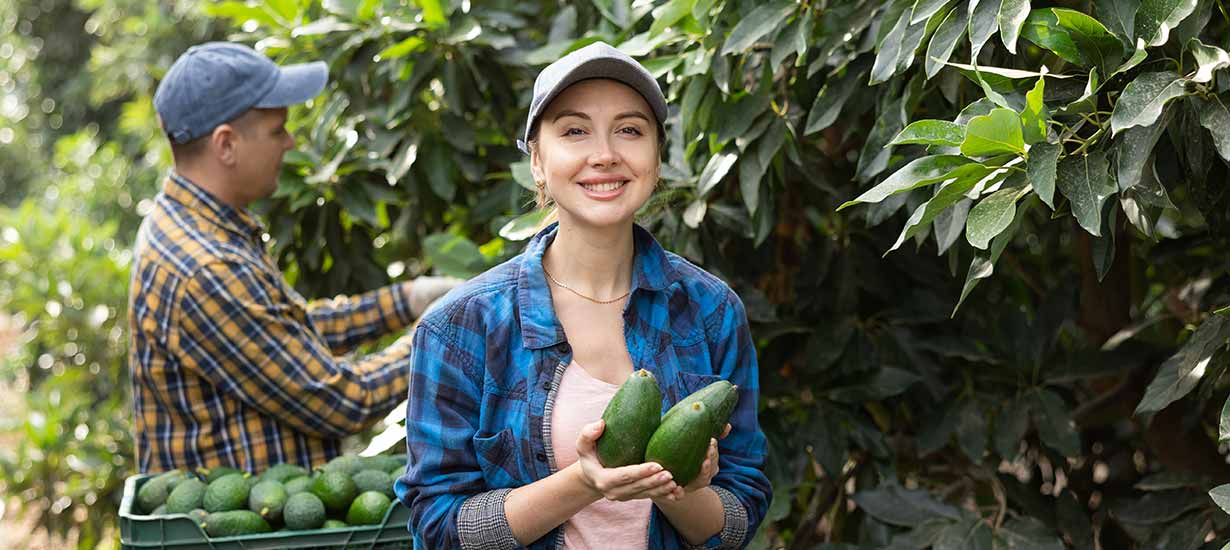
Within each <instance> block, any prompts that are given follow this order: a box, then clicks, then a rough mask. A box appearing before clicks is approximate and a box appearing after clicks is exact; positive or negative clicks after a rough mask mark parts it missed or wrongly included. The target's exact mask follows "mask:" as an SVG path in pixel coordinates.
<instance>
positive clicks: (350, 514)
mask: <svg viewBox="0 0 1230 550" xmlns="http://www.w3.org/2000/svg"><path fill="white" fill-rule="evenodd" d="M392 504H393V501H392V499H390V498H389V497H387V496H385V494H384V493H381V492H377V491H368V492H366V493H363V494H361V495H359V496H358V497H356V498H355V499H354V502H352V503H351V504H350V510H349V511H347V512H346V523H349V524H350V525H380V524H381V523H384V514H385V513H386V512H388V511H389V506H392Z"/></svg>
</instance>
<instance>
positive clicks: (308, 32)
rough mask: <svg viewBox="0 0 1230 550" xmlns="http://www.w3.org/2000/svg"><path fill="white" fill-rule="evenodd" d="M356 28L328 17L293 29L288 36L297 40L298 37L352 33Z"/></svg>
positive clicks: (330, 16)
mask: <svg viewBox="0 0 1230 550" xmlns="http://www.w3.org/2000/svg"><path fill="white" fill-rule="evenodd" d="M356 28H357V27H355V26H354V25H351V24H350V23H345V22H343V21H342V20H340V19H338V18H336V17H334V16H332V15H329V16H326V17H322V18H320V19H317V20H315V21H312V22H311V23H308V24H306V25H303V26H301V27H295V29H294V30H292V31H291V32H290V36H291V37H292V38H298V37H300V36H319V35H322V34H329V33H334V32H345V31H353V30H355V29H356Z"/></svg>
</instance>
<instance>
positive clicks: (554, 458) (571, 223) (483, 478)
mask: <svg viewBox="0 0 1230 550" xmlns="http://www.w3.org/2000/svg"><path fill="white" fill-rule="evenodd" d="M666 112H667V110H666V100H665V98H664V97H663V95H662V91H661V89H660V88H659V87H658V84H657V82H656V81H655V80H654V79H653V77H652V76H650V74H649V72H648V71H646V70H645V69H644V68H643V67H642V66H641V65H640V64H639V63H637V62H636V61H635V60H633V59H632V58H631V57H628V56H627V55H625V54H623V53H621V52H619V51H618V50H616V49H614V48H612V47H610V46H608V45H606V44H604V43H596V44H593V45H590V46H587V47H585V48H582V49H580V50H577V51H575V52H573V53H571V54H569V55H567V56H565V57H564V58H562V59H560V60H558V61H556V62H555V63H552V64H551V65H550V66H548V67H547V68H546V69H544V70H543V71H542V73H541V74H540V75H539V76H538V79H537V80H536V81H535V84H534V100H533V102H532V103H531V107H530V112H529V116H528V117H527V124H526V135H525V140H524V141H523V142H522V143H521V146H522V150H523V151H525V152H526V153H528V154H529V155H530V165H531V171H532V173H533V176H534V179H535V182H536V183H537V186H538V190H539V197H538V198H539V204H540V206H544V207H546V206H548V205H549V204H551V203H554V205H555V207H556V208H557V209H558V218H559V219H558V222H557V223H553V224H551V225H550V226H548V227H546V228H545V229H543V230H542V231H540V232H539V233H538V235H536V236H535V237H534V239H533V240H532V241H531V242H530V244H529V246H528V247H527V248H526V250H525V251H524V252H523V253H521V254H520V255H518V256H516V257H514V258H513V259H512V260H510V261H509V262H506V263H505V264H503V265H500V266H498V267H496V268H494V269H492V270H490V271H488V272H487V273H484V274H483V275H481V276H479V277H476V278H475V279H473V280H471V281H469V282H468V283H466V284H465V285H463V286H461V287H459V288H458V289H457V290H455V291H454V292H453V293H452V294H450V295H449V296H448V297H446V298H445V299H444V302H443V303H441V305H440V306H439V307H438V308H437V309H435V310H434V311H433V312H432V313H429V314H428V315H427V316H426V317H424V319H423V321H422V322H421V324H420V325H419V329H418V331H417V332H416V333H415V340H414V352H413V355H412V357H413V359H412V363H413V364H412V366H411V372H413V373H414V380H413V382H412V383H411V396H410V401H409V407H408V408H407V422H406V429H407V446H408V448H409V452H410V455H411V460H410V465H409V468H408V469H407V473H406V475H405V476H404V477H403V478H402V479H400V480H399V481H398V482H397V494H398V497H399V498H400V499H401V500H402V501H403V502H404V503H405V504H406V505H407V506H408V507H409V508H410V510H411V520H410V529H411V530H412V531H414V533H415V535H416V536H417V537H418V538H419V539H420V540H421V541H422V542H423V543H425V545H426V546H427V547H430V548H445V547H448V548H453V547H462V548H513V547H520V546H528V547H530V548H542V549H545V548H552V549H553V548H561V547H566V548H569V549H571V550H584V549H588V548H631V549H638V548H640V549H655V550H657V549H675V548H690V547H694V546H696V545H701V544H706V545H710V546H712V545H721V546H722V547H725V548H740V547H743V546H744V545H745V544H746V543H747V542H748V541H749V540H750V536H751V534H753V533H755V531H756V528H757V527H758V526H759V524H760V522H761V521H762V520H763V518H764V515H765V512H766V509H767V506H768V503H769V500H770V493H771V491H770V487H769V482H768V480H767V478H766V477H765V474H764V467H765V453H766V441H765V436H764V434H763V432H762V431H761V430H760V426H759V423H758V421H757V417H756V411H757V398H758V380H759V377H758V375H757V366H756V355H755V349H754V346H753V343H752V340H751V336H750V331H749V329H748V324H747V316H746V313H745V311H744V307H743V303H742V301H740V300H739V297H738V296H736V295H735V294H734V292H733V291H731V289H730V288H729V287H728V286H726V284H725V283H723V282H722V281H721V280H719V279H718V278H717V277H714V276H713V275H711V274H709V273H707V272H705V271H704V270H702V269H700V268H697V267H696V266H694V265H692V264H691V263H689V262H687V261H685V260H683V259H682V258H680V257H679V256H676V255H675V254H672V253H669V252H666V251H665V250H663V249H662V247H661V246H660V245H659V244H658V243H657V241H656V240H655V239H654V238H653V236H651V235H650V234H649V232H648V231H646V230H645V229H644V228H642V227H640V226H639V225H637V224H636V223H635V222H634V218H635V216H636V213H637V211H638V210H639V209H640V208H641V206H643V205H644V204H645V202H646V201H647V200H648V199H649V196H650V195H651V194H652V193H653V189H654V187H655V186H656V185H657V182H658V176H659V171H660V167H661V161H660V153H661V149H662V142H663V132H662V121H663V119H664V118H665V117H666ZM639 369H645V370H647V371H649V372H651V373H653V375H654V376H655V378H656V379H657V380H658V381H660V383H661V384H662V390H663V391H662V394H663V396H664V397H665V399H664V401H665V402H664V403H663V410H666V408H668V407H670V406H673V405H674V404H675V403H677V402H678V401H679V400H680V399H682V398H683V397H685V396H687V395H688V394H690V393H692V392H694V391H696V390H698V389H700V388H701V387H703V386H705V385H708V384H709V383H712V382H714V381H715V380H717V379H725V380H728V381H730V382H731V383H733V384H735V385H737V386H738V388H739V392H740V395H739V400H738V408H737V409H736V410H735V412H734V414H733V415H732V416H731V418H730V425H729V426H728V428H727V430H725V433H724V434H723V435H722V437H719V438H715V439H711V440H710V441H709V449H708V454H707V456H706V457H705V459H704V462H703V464H702V465H701V472H700V474H699V475H698V476H696V478H695V479H694V480H692V481H691V482H689V483H687V484H686V485H679V484H677V483H676V482H675V481H674V480H673V479H672V477H671V473H670V472H669V471H665V470H664V469H663V467H662V465H660V464H656V463H643V464H632V465H628V466H623V467H618V468H606V467H604V466H603V465H602V464H601V462H600V461H599V459H598V456H597V452H596V450H595V444H596V441H597V440H598V438H599V437H601V435H602V433H603V430H604V427H605V426H604V424H603V422H602V421H601V420H600V418H601V415H602V413H603V410H604V409H605V408H606V405H607V403H609V402H610V400H611V398H612V396H613V395H614V394H615V391H616V390H617V389H618V388H619V385H620V384H621V383H623V382H624V381H625V380H627V379H628V377H629V376H630V375H631V374H632V373H633V372H634V371H636V370H639ZM706 435H707V434H706ZM702 437H704V436H702ZM718 439H721V442H720V443H719V441H718ZM702 441H703V440H702ZM462 449H473V450H472V451H468V452H467V451H453V450H462Z"/></svg>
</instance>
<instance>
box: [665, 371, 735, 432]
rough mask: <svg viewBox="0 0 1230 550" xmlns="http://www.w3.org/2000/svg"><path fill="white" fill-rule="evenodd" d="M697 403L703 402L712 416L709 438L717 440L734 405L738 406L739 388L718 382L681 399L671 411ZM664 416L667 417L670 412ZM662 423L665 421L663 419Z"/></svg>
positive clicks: (721, 381) (728, 383)
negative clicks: (680, 406)
mask: <svg viewBox="0 0 1230 550" xmlns="http://www.w3.org/2000/svg"><path fill="white" fill-rule="evenodd" d="M697 401H700V402H703V403H704V404H705V407H706V408H708V409H709V414H711V415H712V416H713V430H712V432H711V434H710V437H713V438H717V437H719V436H721V435H722V432H723V431H725V430H726V423H727V422H730V414H731V413H733V412H734V410H735V405H737V404H739V386H736V385H734V384H731V383H730V382H727V381H725V380H718V381H717V382H714V383H712V384H709V385H708V386H705V387H703V388H701V389H699V390H696V391H695V392H692V394H691V395H688V396H687V397H685V398H683V400H682V401H680V402H679V403H678V404H676V406H675V407H671V410H672V411H673V410H677V409H679V407H678V405H683V406H684V407H687V406H688V405H690V404H692V403H695V402H697ZM666 414H667V415H668V416H669V415H670V411H667V412H666ZM662 420H663V421H665V420H666V419H665V418H663V419H662Z"/></svg>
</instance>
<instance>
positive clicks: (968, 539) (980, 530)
mask: <svg viewBox="0 0 1230 550" xmlns="http://www.w3.org/2000/svg"><path fill="white" fill-rule="evenodd" d="M931 548H932V550H991V548H992V535H991V526H990V525H987V522H986V521H983V519H982V518H979V517H974V518H969V519H965V520H962V521H959V522H957V523H953V524H950V525H949V526H948V527H945V528H944V530H943V531H941V532H940V536H939V538H937V539H936V540H935V545H933V546H932V547H931Z"/></svg>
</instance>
